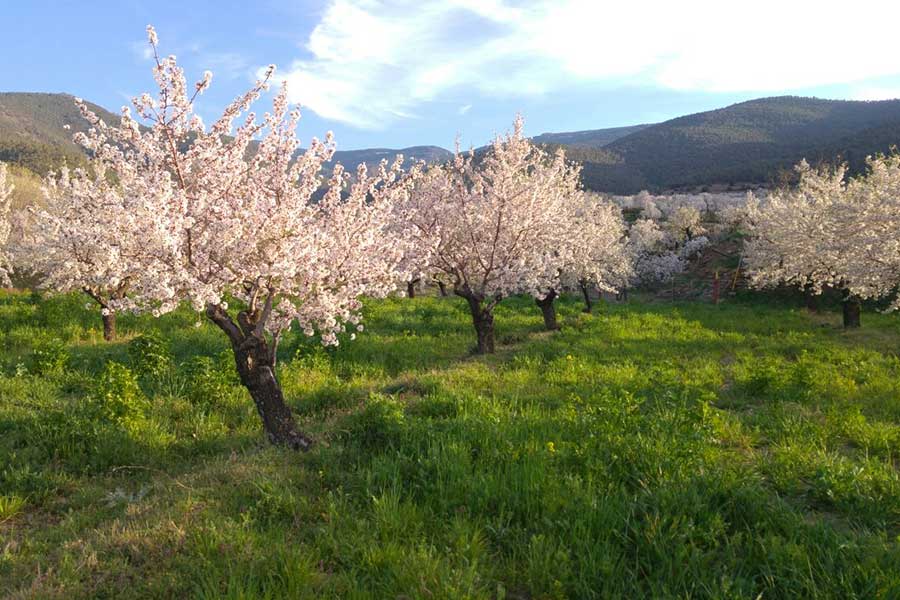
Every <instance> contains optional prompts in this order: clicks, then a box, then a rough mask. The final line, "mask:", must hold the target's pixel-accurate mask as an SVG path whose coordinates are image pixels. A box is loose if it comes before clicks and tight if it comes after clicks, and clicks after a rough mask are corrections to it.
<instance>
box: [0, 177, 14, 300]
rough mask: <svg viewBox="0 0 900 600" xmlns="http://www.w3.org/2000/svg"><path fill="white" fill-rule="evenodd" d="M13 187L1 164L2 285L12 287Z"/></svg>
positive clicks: (0, 231)
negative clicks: (11, 206)
mask: <svg viewBox="0 0 900 600" xmlns="http://www.w3.org/2000/svg"><path fill="white" fill-rule="evenodd" d="M12 192H13V185H12V183H10V182H9V181H8V179H7V169H6V163H2V162H0V285H10V280H9V275H10V271H12V266H11V262H12V261H11V260H10V251H9V250H8V249H7V244H9V233H10V229H11V224H10V202H11V196H12Z"/></svg>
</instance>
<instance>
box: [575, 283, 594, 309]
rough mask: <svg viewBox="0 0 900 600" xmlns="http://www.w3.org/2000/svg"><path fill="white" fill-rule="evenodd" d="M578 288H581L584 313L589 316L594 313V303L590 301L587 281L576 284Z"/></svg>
mask: <svg viewBox="0 0 900 600" xmlns="http://www.w3.org/2000/svg"><path fill="white" fill-rule="evenodd" d="M578 285H579V287H581V295H582V296H584V312H586V313H588V314H590V313H592V312H594V301H593V300H591V290H590V288H589V287H588V284H587V281H584V280H581V281H579V282H578Z"/></svg>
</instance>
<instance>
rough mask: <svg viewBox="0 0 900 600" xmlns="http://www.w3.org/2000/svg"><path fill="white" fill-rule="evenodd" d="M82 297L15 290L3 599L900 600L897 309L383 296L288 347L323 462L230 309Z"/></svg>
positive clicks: (10, 309)
mask: <svg viewBox="0 0 900 600" xmlns="http://www.w3.org/2000/svg"><path fill="white" fill-rule="evenodd" d="M83 304H84V299H83V298H81V297H78V296H71V297H60V298H54V299H50V300H39V299H38V298H36V297H32V296H29V295H10V294H7V295H4V296H0V332H2V334H0V335H2V337H0V345H2V348H3V354H2V359H0V360H2V363H0V369H2V377H0V595H8V596H9V597H12V598H17V597H41V598H43V597H65V598H75V597H94V598H104V597H107V598H129V597H171V598H174V597H199V598H282V597H289V598H320V597H325V598H379V599H380V598H497V599H500V598H606V597H624V598H636V597H658V598H664V597H682V598H759V597H761V598H787V597H806V598H842V599H844V598H877V597H884V598H895V597H898V596H900V538H898V534H900V478H898V468H897V459H898V455H900V454H898V452H900V360H898V358H897V357H896V352H897V350H898V349H900V320H898V318H897V317H896V316H885V315H879V314H864V315H863V328H862V329H861V330H858V331H852V332H844V331H842V330H841V329H840V328H839V327H838V325H839V322H840V317H839V315H838V314H836V313H825V314H823V315H811V314H808V313H806V312H805V311H803V310H800V309H793V308H783V307H776V306H769V305H763V304H731V305H720V306H712V305H708V304H699V303H694V304H689V303H685V304H674V305H673V304H665V303H656V304H654V303H642V302H637V301H635V302H632V303H629V304H624V305H612V306H610V305H604V306H601V307H598V309H599V310H598V314H596V315H594V316H589V315H584V314H581V313H580V312H579V311H580V305H579V304H578V303H577V302H575V301H574V300H565V301H563V303H562V306H561V307H560V313H561V319H562V323H563V330H562V331H560V332H557V333H545V332H542V331H540V328H541V327H540V326H541V319H540V314H539V312H538V310H537V309H536V307H534V305H533V304H532V303H531V302H530V301H527V300H524V299H522V300H515V299H514V300H510V301H505V302H504V303H503V304H502V305H501V307H500V308H499V309H498V314H497V327H498V336H499V342H500V346H499V351H498V353H497V354H496V355H495V356H491V357H487V358H481V357H472V356H470V355H469V354H468V351H469V349H470V347H471V345H472V343H473V338H474V333H473V332H472V331H471V325H470V322H469V317H468V313H467V310H466V307H465V305H464V303H463V302H462V301H460V300H459V299H456V298H447V299H437V298H420V299H415V300H409V299H397V300H388V301H380V302H373V303H371V304H370V305H368V306H367V307H366V316H367V320H366V323H367V330H366V332H365V333H364V334H362V335H360V336H359V337H358V339H357V340H356V341H354V342H348V343H345V344H342V345H341V346H340V348H339V349H336V350H333V351H332V350H324V349H322V348H319V347H317V346H316V345H315V344H314V343H313V340H309V339H306V338H303V337H302V336H292V337H289V338H288V339H286V340H285V342H283V344H282V348H281V349H282V352H281V363H280V365H281V366H280V377H281V379H282V382H283V385H284V388H285V392H286V395H287V398H288V400H289V402H290V404H291V405H292V407H293V408H294V409H295V410H296V412H297V415H298V419H299V421H300V422H301V425H302V426H303V428H305V429H306V430H307V431H309V432H311V433H312V434H314V436H315V438H316V439H317V441H318V444H317V446H316V447H315V449H314V450H313V451H312V452H310V453H308V454H297V453H292V452H288V451H283V450H279V449H275V448H272V447H269V446H268V445H267V444H266V443H265V442H264V441H263V436H262V433H261V427H260V425H259V422H258V417H257V416H256V414H255V410H254V408H253V406H252V404H251V402H250V400H249V396H248V395H247V394H246V392H245V391H244V390H243V388H241V387H240V386H239V384H238V383H237V380H236V376H235V374H234V367H233V364H232V362H231V361H232V359H231V357H230V355H229V354H228V353H227V352H226V345H225V340H224V338H223V336H222V334H221V333H220V332H219V331H218V330H216V329H214V328H213V327H212V326H211V325H207V324H205V323H204V324H200V325H199V326H195V323H194V322H195V321H196V316H195V315H193V314H191V313H189V312H187V311H185V312H181V313H176V314H174V315H169V316H167V317H165V318H163V319H160V320H153V319H150V318H129V317H123V318H121V321H120V331H121V332H122V333H123V335H122V340H121V341H120V342H117V343H113V344H106V343H103V342H102V340H101V336H100V331H99V316H98V315H97V314H96V312H93V313H92V312H89V311H87V310H85V309H84V307H83ZM142 334H143V335H142Z"/></svg>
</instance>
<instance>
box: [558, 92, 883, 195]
mask: <svg viewBox="0 0 900 600" xmlns="http://www.w3.org/2000/svg"><path fill="white" fill-rule="evenodd" d="M601 131H602V130H601ZM897 144H900V100H886V101H879V102H858V101H848V100H821V99H818V98H799V97H794V96H782V97H777V98H761V99H758V100H751V101H749V102H742V103H740V104H735V105H732V106H729V107H726V108H721V109H718V110H713V111H708V112H703V113H697V114H694V115H688V116H685V117H679V118H677V119H672V120H670V121H665V122H663V123H659V124H656V125H651V126H649V127H643V128H641V129H640V130H638V131H636V132H633V133H631V134H629V135H625V136H623V137H620V138H617V139H615V140H613V141H612V142H610V143H608V144H605V145H603V146H602V147H601V148H599V150H598V149H597V148H583V147H577V146H576V147H570V152H569V153H570V155H571V156H572V158H573V159H575V160H580V161H582V162H583V163H584V181H585V185H586V186H587V187H590V188H592V189H596V190H602V191H610V192H616V193H633V192H637V191H639V190H640V189H642V188H647V189H654V190H662V189H691V188H697V187H702V186H710V185H723V186H733V187H748V186H755V185H765V184H767V183H770V182H771V181H772V180H773V178H774V177H776V176H777V174H778V172H779V171H781V170H783V169H786V168H790V167H791V165H793V164H795V163H797V162H798V161H800V160H801V159H803V158H806V159H807V160H808V161H810V162H819V161H828V162H833V161H835V160H840V159H844V160H847V161H848V162H850V164H851V167H853V168H854V169H857V170H859V169H860V168H862V167H863V165H864V161H865V156H866V155H869V154H874V153H877V152H887V151H889V150H890V148H891V147H892V146H894V145H897Z"/></svg>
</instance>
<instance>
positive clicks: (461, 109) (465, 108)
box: [456, 104, 472, 115]
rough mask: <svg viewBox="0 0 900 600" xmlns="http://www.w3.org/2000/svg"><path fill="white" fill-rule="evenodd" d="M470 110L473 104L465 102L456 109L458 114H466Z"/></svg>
mask: <svg viewBox="0 0 900 600" xmlns="http://www.w3.org/2000/svg"><path fill="white" fill-rule="evenodd" d="M470 110H472V105H471V104H463V105H462V106H460V107H459V108H458V109H457V110H456V114H458V115H464V114H466V113H467V112H469V111H470Z"/></svg>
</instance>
